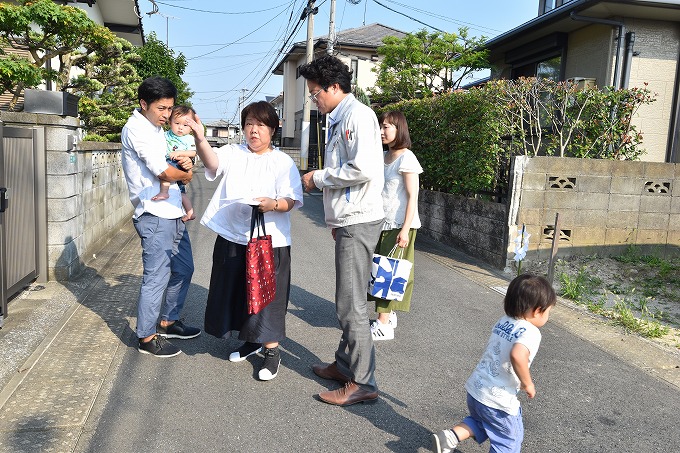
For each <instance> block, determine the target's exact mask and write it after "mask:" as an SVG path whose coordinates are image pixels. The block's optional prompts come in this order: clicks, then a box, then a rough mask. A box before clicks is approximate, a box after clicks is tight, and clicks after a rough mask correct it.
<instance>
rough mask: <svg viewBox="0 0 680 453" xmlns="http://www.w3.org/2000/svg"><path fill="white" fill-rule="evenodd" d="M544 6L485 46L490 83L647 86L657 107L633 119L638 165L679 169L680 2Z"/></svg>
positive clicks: (592, 0)
mask: <svg viewBox="0 0 680 453" xmlns="http://www.w3.org/2000/svg"><path fill="white" fill-rule="evenodd" d="M545 3H546V2H545V0H541V1H540V2H539V16H538V17H536V18H535V19H533V20H532V21H530V22H527V23H526V24H523V25H521V26H519V27H517V28H515V29H513V30H510V31H508V32H507V33H504V34H502V35H500V36H499V37H497V38H494V39H492V40H491V41H489V42H488V43H487V46H488V48H489V50H490V59H491V63H492V64H493V65H494V67H495V71H494V73H493V74H492V77H494V78H516V77H520V76H536V75H538V76H543V77H551V78H554V79H555V80H569V79H576V80H581V79H585V80H587V81H588V82H589V83H594V84H595V85H596V86H597V87H598V88H604V87H608V86H615V87H617V88H632V87H645V86H646V87H647V88H648V89H649V90H650V91H651V92H652V93H654V94H656V101H655V102H654V103H652V104H650V105H646V106H642V107H641V108H640V109H639V110H638V112H637V115H636V117H635V118H634V124H635V126H636V127H637V129H638V131H641V132H642V133H643V137H644V141H643V147H644V148H645V149H646V151H647V152H646V154H645V155H643V156H642V160H644V161H650V162H671V163H677V162H680V92H679V90H680V88H679V85H680V65H679V61H680V1H665V2H664V1H661V2H660V1H626V0H624V1H616V2H614V1H599V0H572V1H565V2H558V3H559V5H556V4H554V2H552V3H551V2H548V3H551V5H549V6H550V7H549V8H547V10H545V11H544V9H545V8H546V7H545ZM542 11H543V12H542ZM619 36H621V39H620V40H619ZM619 41H620V45H619Z"/></svg>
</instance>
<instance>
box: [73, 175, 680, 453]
mask: <svg viewBox="0 0 680 453" xmlns="http://www.w3.org/2000/svg"><path fill="white" fill-rule="evenodd" d="M214 187H215V184H214V183H209V182H207V181H206V180H205V179H204V178H203V175H201V174H197V175H196V177H195V179H194V181H193V182H192V183H191V185H190V193H191V196H192V198H193V200H194V204H195V207H196V211H197V212H198V213H199V214H201V213H202V212H203V211H204V209H205V206H206V204H207V202H208V200H209V198H210V196H211V195H212V191H213V190H214ZM190 234H191V239H192V243H193V248H194V262H195V266H196V271H195V274H194V278H193V282H192V285H191V289H190V291H189V296H188V299H187V302H186V306H185V311H184V317H185V322H187V323H189V324H193V325H199V326H202V322H203V313H204V308H205V300H206V296H207V288H208V283H209V278H210V268H211V264H212V258H211V257H212V247H213V244H214V241H215V235H214V234H213V233H212V232H211V231H209V230H208V229H206V228H204V227H202V226H201V225H200V224H199V223H198V221H195V222H191V223H190ZM419 239H420V244H421V245H418V244H417V245H416V249H417V250H419V251H417V252H416V268H415V269H416V284H415V290H414V295H413V297H414V298H413V304H412V311H411V312H410V313H407V314H400V315H399V327H398V329H397V332H396V338H395V340H393V341H387V342H378V343H376V350H377V381H378V385H379V387H380V399H379V401H378V402H377V403H375V404H372V405H355V406H351V407H348V408H340V407H335V406H330V405H327V404H324V403H322V402H320V401H318V400H316V399H315V395H316V394H317V393H319V392H320V391H323V390H326V389H329V388H335V387H336V385H335V383H333V382H331V381H324V380H322V379H319V378H317V377H316V376H315V375H314V374H313V373H312V371H311V368H310V367H311V365H313V364H315V363H318V362H328V361H332V360H333V352H334V350H335V348H336V346H337V343H338V340H339V337H340V331H339V329H338V327H337V320H336V317H335V311H334V306H333V294H334V275H333V244H332V238H331V235H330V231H329V230H328V229H326V228H325V226H324V223H323V209H322V206H321V198H320V196H317V195H306V196H305V206H304V207H303V208H302V209H301V210H300V211H296V212H294V214H293V248H292V272H293V280H292V289H291V297H290V306H289V311H288V316H287V329H288V332H287V334H288V338H287V339H286V340H285V341H284V342H283V343H282V365H281V369H280V372H279V375H278V377H276V378H275V379H274V380H272V381H269V382H260V381H258V380H257V379H256V375H257V370H258V369H259V363H260V360H261V359H260V358H258V357H256V356H253V357H251V358H249V360H248V361H245V362H241V363H230V362H229V361H228V360H227V357H228V355H229V352H230V351H231V350H232V349H234V348H236V347H238V345H239V344H240V342H239V341H238V340H237V339H229V340H220V339H216V338H214V337H211V336H209V335H206V334H204V335H202V336H201V337H199V338H197V339H194V340H187V341H180V340H176V341H177V344H178V345H179V346H181V347H182V349H183V351H184V354H182V355H180V356H178V357H177V358H174V359H166V360H160V359H156V358H154V357H151V356H148V355H142V354H139V353H138V352H137V351H136V349H135V348H134V344H135V339H134V334H133V332H132V330H130V331H129V335H128V340H127V342H128V345H129V347H128V348H121V350H120V352H119V353H118V355H117V357H116V358H115V360H114V365H113V367H112V369H111V370H110V372H109V375H108V377H107V379H106V381H105V383H104V386H103V387H102V391H101V392H100V394H99V397H98V398H97V400H96V402H95V405H94V408H93V409H92V413H91V415H90V417H89V418H88V422H87V425H86V430H85V433H84V434H83V435H82V436H81V439H80V441H79V444H78V448H77V450H76V451H79V452H184V451H206V452H265V451H266V452H298V451H309V452H383V451H387V452H389V451H391V452H415V451H421V452H422V451H427V450H428V449H429V446H430V432H431V431H433V430H439V429H442V428H445V427H450V426H452V425H453V424H455V423H456V422H457V421H459V420H460V419H462V418H463V417H464V416H465V415H466V405H465V390H464V387H463V386H464V383H465V381H466V379H467V378H468V376H469V374H470V372H471V371H472V369H473V368H474V367H475V365H476V363H477V361H478V359H479V356H480V354H481V352H482V351H483V349H484V347H485V344H486V341H487V339H488V335H489V332H490V329H491V327H492V325H493V324H494V322H495V321H496V320H497V319H498V318H499V317H500V316H501V314H502V296H501V295H500V294H498V293H497V292H495V291H493V290H491V289H490V288H488V287H486V286H483V285H480V284H478V283H475V282H474V281H473V280H470V279H468V278H466V277H464V276H463V275H461V274H460V273H458V272H455V271H453V270H452V269H451V268H450V267H447V266H445V265H442V264H441V262H439V261H438V260H433V259H431V257H430V254H431V253H432V251H433V250H434V251H435V252H436V253H439V254H440V255H441V256H443V257H445V256H447V255H448V254H450V249H448V248H447V247H445V246H441V245H438V244H437V243H434V242H433V241H427V240H426V239H425V238H424V237H423V238H422V239H421V238H419ZM423 246H427V248H428V251H429V254H425V253H423V252H422V248H423ZM542 332H543V342H542V345H541V349H540V350H539V352H538V355H537V357H536V360H535V362H534V365H533V367H532V374H533V376H534V380H535V382H536V387H537V396H536V398H535V399H533V400H527V399H526V398H525V397H522V398H521V400H522V404H523V411H524V424H525V430H526V432H525V442H524V448H523V451H525V452H529V453H530V452H534V453H538V452H677V451H680V428H678V425H680V390H679V389H678V388H677V387H675V386H673V385H670V384H668V383H666V382H664V381H663V380H661V379H658V378H657V377H655V376H653V375H651V374H649V373H647V372H646V371H644V370H641V369H640V368H637V367H635V366H633V365H631V364H629V363H627V362H626V361H622V360H620V359H619V358H617V357H616V356H615V355H613V354H610V353H609V352H607V351H605V350H604V349H602V348H600V347H598V346H596V345H595V344H593V343H590V342H588V341H586V340H583V339H582V338H581V337H579V336H576V335H574V334H572V333H570V331H569V330H568V329H566V328H564V327H562V326H561V325H560V324H558V323H556V322H548V324H547V325H546V326H545V327H544V328H543V329H542ZM458 451H460V452H485V451H488V443H487V444H483V445H482V446H478V445H477V444H475V443H474V441H471V440H470V441H466V442H465V443H463V444H462V446H460V447H459V449H458Z"/></svg>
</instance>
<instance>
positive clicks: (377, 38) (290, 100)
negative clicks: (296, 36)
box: [273, 24, 406, 165]
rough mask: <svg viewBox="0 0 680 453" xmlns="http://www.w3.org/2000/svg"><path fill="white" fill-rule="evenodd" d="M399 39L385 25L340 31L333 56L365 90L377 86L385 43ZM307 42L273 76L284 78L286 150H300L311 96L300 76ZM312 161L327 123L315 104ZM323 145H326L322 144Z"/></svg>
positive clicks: (320, 43)
mask: <svg viewBox="0 0 680 453" xmlns="http://www.w3.org/2000/svg"><path fill="white" fill-rule="evenodd" d="M387 36H395V37H397V38H403V37H404V36H406V33H405V32H402V31H400V30H397V29H394V28H391V27H387V26H385V25H382V24H371V25H366V26H363V27H358V28H352V29H349V30H343V31H339V32H338V33H337V34H336V42H335V43H334V44H333V53H334V55H335V56H336V57H338V58H340V59H341V60H343V61H344V62H345V63H346V64H347V66H349V68H350V69H351V70H352V76H353V81H352V83H353V84H354V85H356V86H358V87H360V88H361V89H363V90H366V89H368V88H371V87H373V86H374V85H375V81H376V77H377V75H376V73H375V72H373V71H372V69H373V68H374V67H376V66H377V65H378V63H379V61H380V57H379V56H378V53H377V49H378V47H379V46H381V45H382V44H383V42H382V40H383V38H385V37H387ZM327 47H328V37H327V36H326V37H320V38H315V39H314V57H315V58H318V57H320V56H322V55H324V54H325V53H326V49H327ZM306 52H307V51H306V43H305V42H304V41H303V42H297V43H295V44H293V46H292V48H291V49H290V50H288V52H287V53H286V55H285V56H284V57H283V59H282V60H281V61H280V62H279V63H278V64H277V65H276V67H275V68H274V71H273V73H274V74H276V75H283V99H282V106H281V115H280V116H281V122H282V124H281V126H282V127H281V144H282V146H285V147H298V148H299V147H300V140H301V135H302V134H301V131H302V109H303V102H304V98H305V97H306V96H307V95H308V93H307V85H306V83H305V79H304V78H303V77H300V71H299V70H300V66H302V65H303V64H304V63H305V62H306V55H307V54H306ZM310 123H311V130H310V134H309V135H310V137H309V139H310V142H309V156H310V157H309V159H310V165H313V158H314V154H317V153H318V152H319V151H320V150H319V149H318V145H317V143H318V142H319V141H321V142H323V140H320V138H321V137H323V136H324V131H323V128H322V126H319V124H321V125H323V124H325V122H324V121H323V120H322V119H320V118H318V115H317V110H316V106H315V105H314V103H312V106H311V115H310ZM322 145H323V144H322Z"/></svg>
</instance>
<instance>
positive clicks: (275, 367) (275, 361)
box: [258, 346, 281, 381]
mask: <svg viewBox="0 0 680 453" xmlns="http://www.w3.org/2000/svg"><path fill="white" fill-rule="evenodd" d="M280 364H281V354H280V353H279V347H278V346H277V347H275V348H264V362H263V363H262V368H260V372H259V373H258V377H259V378H260V380H261V381H271V380H272V379H274V378H275V377H276V375H277V374H279V365H280Z"/></svg>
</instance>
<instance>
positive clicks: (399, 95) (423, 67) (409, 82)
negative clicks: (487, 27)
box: [371, 27, 490, 103]
mask: <svg viewBox="0 0 680 453" xmlns="http://www.w3.org/2000/svg"><path fill="white" fill-rule="evenodd" d="M485 39H486V38H485V37H483V36H482V37H480V38H472V37H470V36H469V35H468V29H467V28H465V27H463V28H460V29H459V30H458V34H454V33H445V32H434V33H428V32H427V30H421V31H419V32H417V33H413V34H411V33H409V34H407V35H406V36H405V37H403V38H397V37H395V36H388V37H386V38H385V39H383V45H382V46H380V47H378V54H379V55H381V56H382V57H383V58H382V60H381V62H380V65H379V66H378V67H377V68H376V69H374V70H375V71H376V72H377V74H378V76H377V80H376V84H375V87H374V88H373V89H371V99H372V100H374V101H377V102H383V103H386V102H396V101H401V100H408V99H415V98H421V97H429V96H432V95H435V94H441V93H446V92H450V91H453V90H456V89H457V88H459V86H460V85H461V83H462V82H463V80H465V78H467V77H468V76H470V74H471V73H472V72H474V71H478V70H480V69H486V68H489V67H490V65H489V63H488V60H487V53H488V52H487V51H486V50H482V45H483V43H484V41H485Z"/></svg>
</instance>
